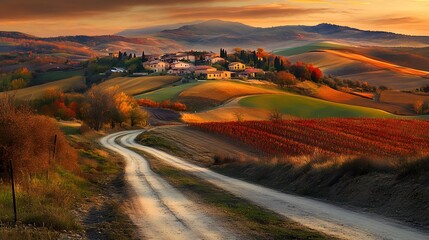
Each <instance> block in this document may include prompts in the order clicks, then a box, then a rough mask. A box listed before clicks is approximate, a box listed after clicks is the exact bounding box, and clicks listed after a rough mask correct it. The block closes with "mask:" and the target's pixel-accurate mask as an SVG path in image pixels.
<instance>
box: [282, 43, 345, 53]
mask: <svg viewBox="0 0 429 240" xmlns="http://www.w3.org/2000/svg"><path fill="white" fill-rule="evenodd" d="M344 48H347V46H343V45H339V44H334V43H328V42H319V43H312V44H308V45H305V46H300V47H294V48H288V49H283V50H279V51H276V52H274V53H275V54H277V55H282V56H292V55H298V54H303V53H307V52H311V51H317V50H328V49H344Z"/></svg>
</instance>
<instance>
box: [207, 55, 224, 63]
mask: <svg viewBox="0 0 429 240" xmlns="http://www.w3.org/2000/svg"><path fill="white" fill-rule="evenodd" d="M207 61H208V62H209V63H210V64H215V63H218V62H225V59H223V58H221V57H214V58H210V59H208V60H207Z"/></svg>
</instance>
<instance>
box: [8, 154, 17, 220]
mask: <svg viewBox="0 0 429 240" xmlns="http://www.w3.org/2000/svg"><path fill="white" fill-rule="evenodd" d="M9 167H10V178H11V180H12V198H13V214H14V216H15V218H14V223H15V225H16V222H17V220H18V217H17V215H16V197H15V179H14V176H13V165H12V160H9Z"/></svg>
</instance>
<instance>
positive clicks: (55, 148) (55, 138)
mask: <svg viewBox="0 0 429 240" xmlns="http://www.w3.org/2000/svg"><path fill="white" fill-rule="evenodd" d="M53 151H54V152H53V156H52V160H53V162H54V163H55V157H56V155H57V134H55V137H54V150H53Z"/></svg>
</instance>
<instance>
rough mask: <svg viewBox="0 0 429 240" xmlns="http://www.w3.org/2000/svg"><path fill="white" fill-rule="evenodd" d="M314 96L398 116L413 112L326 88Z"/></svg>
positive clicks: (400, 106) (399, 106)
mask: <svg viewBox="0 0 429 240" xmlns="http://www.w3.org/2000/svg"><path fill="white" fill-rule="evenodd" d="M314 96H315V97H317V98H320V99H323V100H326V101H330V102H336V103H344V104H350V105H355V106H362V107H369V108H376V109H380V110H384V111H386V112H390V113H394V114H400V115H414V112H413V111H411V109H410V108H408V107H405V106H403V105H401V104H395V103H393V102H388V101H383V102H375V101H373V100H372V99H369V98H367V95H364V97H360V96H357V95H353V94H349V93H345V92H341V91H337V90H335V89H332V88H330V87H328V86H322V87H320V88H319V89H318V90H317V91H316V93H315V95H314ZM368 96H370V95H368Z"/></svg>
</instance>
